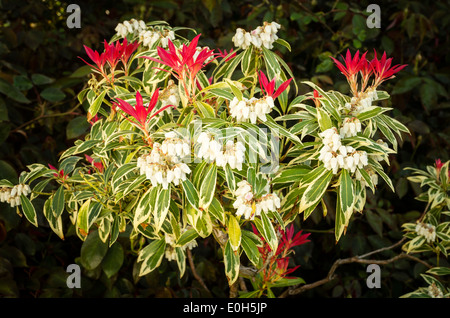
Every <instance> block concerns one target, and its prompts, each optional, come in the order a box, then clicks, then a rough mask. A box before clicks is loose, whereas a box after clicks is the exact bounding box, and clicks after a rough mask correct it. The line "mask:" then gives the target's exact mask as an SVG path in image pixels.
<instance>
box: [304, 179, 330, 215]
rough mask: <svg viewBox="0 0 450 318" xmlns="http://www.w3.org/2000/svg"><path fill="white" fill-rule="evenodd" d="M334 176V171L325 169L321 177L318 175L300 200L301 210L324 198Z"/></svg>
mask: <svg viewBox="0 0 450 318" xmlns="http://www.w3.org/2000/svg"><path fill="white" fill-rule="evenodd" d="M332 178H333V171H332V170H325V171H323V173H322V174H321V175H320V177H318V178H317V179H315V180H314V181H312V182H311V183H310V184H309V185H308V187H307V188H306V190H305V192H304V194H303V196H302V199H301V201H300V208H299V211H300V212H303V211H304V210H306V209H307V208H309V207H310V206H312V205H313V204H315V203H317V202H318V201H319V200H320V199H322V196H323V194H324V193H325V191H326V190H327V188H328V185H329V183H330V181H331V179H332Z"/></svg>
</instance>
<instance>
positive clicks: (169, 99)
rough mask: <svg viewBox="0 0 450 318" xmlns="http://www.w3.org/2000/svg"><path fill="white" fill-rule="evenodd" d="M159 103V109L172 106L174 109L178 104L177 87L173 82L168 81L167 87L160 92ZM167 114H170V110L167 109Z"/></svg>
mask: <svg viewBox="0 0 450 318" xmlns="http://www.w3.org/2000/svg"><path fill="white" fill-rule="evenodd" d="M159 101H160V102H161V107H162V108H163V107H166V106H169V105H173V106H174V108H176V107H177V106H178V105H179V104H180V94H179V93H178V86H177V85H176V84H175V83H174V81H173V80H169V82H168V83H167V86H166V87H165V88H164V89H161V90H160V93H159ZM167 112H168V113H171V112H172V109H171V108H170V107H169V108H167Z"/></svg>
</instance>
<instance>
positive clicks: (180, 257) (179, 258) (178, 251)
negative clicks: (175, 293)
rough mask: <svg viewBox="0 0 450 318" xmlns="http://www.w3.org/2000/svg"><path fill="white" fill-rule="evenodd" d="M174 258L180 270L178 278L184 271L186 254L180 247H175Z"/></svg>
mask: <svg viewBox="0 0 450 318" xmlns="http://www.w3.org/2000/svg"><path fill="white" fill-rule="evenodd" d="M175 253H176V256H177V257H176V260H177V265H178V269H179V270H180V278H181V277H183V275H184V273H185V271H186V255H185V254H184V250H183V249H182V248H181V247H175Z"/></svg>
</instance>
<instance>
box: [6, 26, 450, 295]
mask: <svg viewBox="0 0 450 318" xmlns="http://www.w3.org/2000/svg"><path fill="white" fill-rule="evenodd" d="M280 27H281V26H280V25H279V24H277V23H275V22H272V23H266V22H265V23H264V25H263V26H261V27H258V28H257V29H255V30H253V31H251V32H247V31H244V30H242V29H238V30H237V31H236V34H235V36H234V37H233V42H234V44H235V46H236V47H237V48H236V50H229V51H228V52H227V51H226V50H224V51H223V52H222V51H220V53H215V52H214V50H211V49H210V48H208V47H199V46H198V42H199V39H200V36H201V35H197V36H196V37H195V38H193V39H192V40H190V41H189V40H186V39H184V38H183V37H181V36H179V35H178V34H177V33H176V32H177V31H178V30H180V28H171V27H170V26H169V25H167V24H165V23H162V22H154V23H147V24H146V23H144V22H142V21H136V20H132V21H125V22H123V23H122V24H119V25H118V26H117V28H116V31H117V34H116V35H115V36H114V37H113V38H112V39H111V41H110V42H109V43H108V42H107V41H104V48H103V51H102V52H99V51H94V50H92V49H91V48H88V47H85V50H86V54H87V55H88V57H89V59H90V60H92V63H93V64H92V65H91V64H90V63H89V62H86V63H88V64H89V65H91V66H92V71H93V74H92V78H91V79H90V81H89V87H88V88H86V89H84V90H82V91H81V92H80V93H79V94H78V99H79V101H80V103H81V102H83V101H84V100H86V101H87V102H88V104H89V108H88V114H87V120H88V121H89V122H90V123H91V124H92V126H91V129H90V132H89V134H88V135H87V136H86V137H85V139H84V140H77V141H76V142H75V144H74V146H73V147H71V148H69V149H67V150H66V151H65V152H64V153H63V154H62V155H61V157H60V162H59V165H58V168H55V167H53V166H51V165H49V167H46V166H44V165H41V164H32V165H29V166H28V169H29V171H25V172H23V173H22V174H21V175H20V178H19V183H20V184H19V185H17V186H15V185H13V184H11V183H10V182H9V181H7V180H2V181H1V183H0V186H1V187H2V188H1V191H2V196H1V199H2V201H7V202H8V203H10V204H11V205H12V206H18V208H17V211H18V213H20V214H23V215H24V216H25V217H26V218H27V219H28V221H30V222H31V223H32V224H34V225H35V226H39V222H38V214H40V211H37V210H36V209H35V206H34V204H33V200H34V199H35V198H36V197H38V196H43V197H45V198H46V200H45V204H44V207H43V211H42V212H43V215H44V217H45V218H46V220H47V221H48V223H49V225H50V227H51V228H52V229H53V231H54V232H55V233H56V234H57V235H58V236H59V237H61V238H62V239H63V238H64V233H65V232H66V231H69V229H72V230H74V231H75V233H76V234H77V235H78V237H79V238H80V239H81V240H83V241H85V242H87V240H88V239H91V240H96V241H98V242H97V243H98V244H107V245H108V246H109V247H111V246H112V245H113V244H114V243H115V242H116V240H117V238H118V236H119V234H120V233H122V234H123V235H127V236H128V237H129V238H130V242H131V248H132V250H134V251H136V253H137V254H138V262H139V266H140V267H139V275H141V276H142V275H146V274H148V273H150V272H152V271H153V270H155V269H156V268H158V267H159V266H160V264H161V262H162V261H163V259H164V257H165V258H166V259H167V260H168V261H175V262H176V264H177V266H178V269H179V275H180V276H183V275H184V273H185V270H186V258H187V257H188V258H189V251H190V250H191V249H192V248H195V247H196V246H197V244H198V242H197V240H200V239H203V238H207V237H213V238H214V239H215V240H216V241H217V243H218V244H219V246H220V247H221V250H222V255H223V264H224V267H225V274H226V277H227V278H228V282H229V285H230V286H236V284H235V283H236V282H237V281H238V278H239V277H240V276H241V277H245V278H248V279H250V280H251V282H252V284H253V287H254V289H255V291H254V292H250V293H248V294H245V295H247V296H262V295H267V296H273V293H272V291H271V289H270V288H271V287H286V286H290V285H298V284H300V283H302V282H303V281H302V280H301V279H300V278H298V279H292V278H288V277H286V275H287V274H291V273H293V272H294V270H296V269H297V268H296V267H294V268H291V269H288V267H289V253H290V252H291V250H292V248H293V247H294V246H295V245H300V244H303V243H306V242H307V241H306V237H307V234H306V235H302V234H301V232H299V233H298V234H297V235H295V236H294V232H293V231H294V228H293V227H292V224H293V221H294V220H295V219H296V218H297V217H298V216H299V215H301V217H302V218H303V219H307V218H308V217H309V216H310V215H311V214H312V212H313V211H314V210H315V209H317V208H320V207H322V209H323V212H324V215H325V214H326V213H327V212H326V211H327V209H326V204H325V199H324V198H325V197H331V198H334V199H335V202H336V203H335V207H336V215H335V230H334V232H335V240H336V242H338V241H339V239H340V238H341V237H342V235H344V234H345V233H346V230H347V228H348V226H349V223H350V221H351V219H352V215H353V214H354V213H355V212H357V213H363V211H364V206H365V200H366V191H367V190H368V189H367V188H369V189H370V190H371V191H375V190H376V186H377V184H378V182H379V181H380V180H379V178H381V179H382V180H383V181H384V182H386V183H387V184H388V185H389V186H390V187H391V188H392V190H394V187H393V185H392V182H391V180H390V178H389V176H388V175H387V174H386V173H385V172H384V168H383V165H382V163H383V162H385V163H386V164H389V155H390V154H394V153H395V152H396V150H397V147H398V144H397V143H398V141H397V138H401V133H402V132H405V133H408V129H407V128H406V127H405V126H404V125H403V124H401V123H400V122H399V121H397V120H395V119H394V118H392V117H390V116H389V115H388V112H389V110H391V108H388V107H383V106H381V105H380V104H379V102H380V101H383V100H386V99H388V98H389V94H388V93H387V92H385V91H382V90H381V88H380V85H381V84H382V83H383V82H384V81H386V80H388V79H391V78H393V77H394V75H395V74H396V73H397V72H398V71H400V70H401V69H402V68H404V67H405V65H395V66H392V58H387V57H386V54H385V53H384V54H383V55H382V57H381V59H378V55H377V53H376V52H374V57H373V59H372V60H368V59H367V58H366V56H367V54H368V53H364V54H362V55H360V53H359V52H356V53H355V54H354V56H353V57H352V55H351V53H350V51H347V52H346V55H345V58H343V63H342V62H340V61H339V59H335V58H333V61H334V62H335V64H336V66H337V67H338V68H339V70H340V71H341V72H342V74H343V75H344V76H345V78H346V79H347V81H348V84H349V86H350V92H351V96H347V95H345V94H343V93H341V92H338V91H324V90H322V89H321V88H320V87H318V86H317V85H315V84H313V83H311V82H303V83H302V84H304V85H307V86H309V87H310V88H311V92H310V93H307V94H305V95H299V94H298V90H297V82H296V81H295V80H294V75H293V74H292V72H291V70H290V69H289V67H288V66H287V65H286V63H285V62H284V61H283V59H281V58H280V57H279V56H278V55H277V54H275V53H274V52H272V51H271V49H272V48H273V46H274V45H282V46H284V47H286V48H287V49H290V46H289V44H288V43H287V42H286V41H284V40H282V39H279V38H278V37H277V31H278V30H279V29H280ZM447 169H448V165H447ZM55 171H56V172H55ZM440 175H442V173H441V174H440ZM441 178H442V177H441ZM15 189H16V190H15ZM19 189H20V191H19ZM433 189H434V188H433ZM445 191H446V190H445ZM431 197H433V200H434V201H436V200H437V197H438V195H437V194H433V196H431V195H430V198H431ZM434 201H433V202H434ZM440 203H441V201H439V203H437V204H440ZM432 207H434V206H432ZM67 216H68V218H69V220H70V222H65V220H67V218H66V217H67ZM63 220H64V222H63ZM427 221H428V220H427ZM430 222H431V223H433V222H432V220H430ZM434 223H436V222H434ZM436 225H437V224H435V225H434V226H436ZM406 228H407V229H410V227H409V226H406ZM444 228H445V227H444ZM252 229H254V230H252ZM424 229H425V231H424ZM428 229H429V228H428V227H426V228H425V227H422V228H419V231H418V232H417V234H418V236H417V237H419V239H417V240H416V241H415V242H414V243H410V245H409V247H408V248H407V250H408V252H410V251H412V249H413V248H416V247H419V246H417V245H418V244H417V243H418V241H419V240H420V241H421V243H423V244H425V238H427V239H428V238H429V237H431V238H433V237H432V236H429V235H427V232H426V231H428ZM414 230H415V227H414ZM436 231H437V232H439V233H443V230H442V229H441V228H439V229H436ZM254 232H255V233H257V234H255V233H254ZM419 232H420V233H419ZM447 235H448V233H447ZM437 236H438V237H439V234H437ZM414 240H415V238H414ZM414 240H413V241H414ZM434 240H435V237H434V239H433V241H434ZM429 243H430V242H427V245H429ZM424 246H425V245H424ZM432 248H434V249H435V248H439V249H440V247H439V245H436V246H432ZM446 248H447V247H446V246H444V250H446ZM274 251H275V252H274ZM443 253H444V252H443ZM249 268H250V269H249Z"/></svg>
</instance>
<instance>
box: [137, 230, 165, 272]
mask: <svg viewBox="0 0 450 318" xmlns="http://www.w3.org/2000/svg"><path fill="white" fill-rule="evenodd" d="M165 250H166V240H165V239H161V240H155V241H153V242H151V243H150V244H149V245H147V246H146V247H144V248H143V249H142V250H141V251H140V252H139V255H138V259H137V261H138V262H141V268H140V270H139V276H144V275H146V274H148V273H150V272H152V271H153V270H154V269H156V268H157V267H159V265H160V264H161V261H162V259H163V256H164V252H165Z"/></svg>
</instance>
